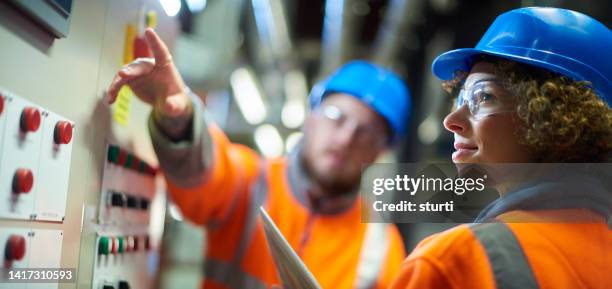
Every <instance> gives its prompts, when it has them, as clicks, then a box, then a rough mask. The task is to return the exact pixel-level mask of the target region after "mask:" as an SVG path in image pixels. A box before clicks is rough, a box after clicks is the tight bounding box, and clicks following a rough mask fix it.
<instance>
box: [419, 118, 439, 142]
mask: <svg viewBox="0 0 612 289" xmlns="http://www.w3.org/2000/svg"><path fill="white" fill-rule="evenodd" d="M418 136H419V140H420V141H421V143H423V144H427V145H429V144H433V143H434V142H435V141H436V140H437V139H438V137H439V136H440V121H439V120H437V119H436V118H435V117H434V116H431V115H430V116H428V117H427V118H426V119H425V120H424V121H423V122H421V124H419V128H418Z"/></svg>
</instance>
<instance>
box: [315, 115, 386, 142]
mask: <svg viewBox="0 0 612 289" xmlns="http://www.w3.org/2000/svg"><path fill="white" fill-rule="evenodd" d="M317 112H318V114H319V115H320V116H322V117H323V119H324V120H326V122H327V123H328V124H329V125H332V126H333V128H334V129H335V130H340V129H350V130H351V131H352V132H353V138H354V141H355V145H357V146H358V147H379V146H384V145H385V144H386V143H387V138H388V136H387V135H386V133H385V130H384V128H378V127H376V126H374V125H371V124H364V123H359V121H358V120H356V119H354V118H353V117H351V116H349V115H348V114H347V113H345V112H344V111H342V110H341V109H340V108H339V107H337V106H335V105H324V106H322V107H320V108H319V109H318V110H317Z"/></svg>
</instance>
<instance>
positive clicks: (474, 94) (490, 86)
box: [456, 79, 515, 119]
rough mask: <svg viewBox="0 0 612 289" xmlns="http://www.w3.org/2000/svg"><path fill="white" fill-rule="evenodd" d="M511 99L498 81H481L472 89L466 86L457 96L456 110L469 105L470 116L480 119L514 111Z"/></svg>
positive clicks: (473, 85) (474, 84)
mask: <svg viewBox="0 0 612 289" xmlns="http://www.w3.org/2000/svg"><path fill="white" fill-rule="evenodd" d="M511 102H512V101H511V97H510V95H509V93H508V91H507V90H506V89H504V88H503V86H502V85H501V83H500V82H499V81H497V80H486V79H484V80H479V81H476V82H475V83H473V84H472V85H471V86H470V87H465V85H464V86H463V87H462V88H461V90H460V91H459V95H458V96H457V106H456V109H457V110H459V109H460V108H461V107H462V106H463V105H464V104H467V106H468V110H469V111H470V114H471V115H472V116H473V117H474V118H476V119H480V118H483V117H486V116H489V115H492V114H498V113H505V112H510V111H514V110H515V107H514V106H513V105H512V104H511Z"/></svg>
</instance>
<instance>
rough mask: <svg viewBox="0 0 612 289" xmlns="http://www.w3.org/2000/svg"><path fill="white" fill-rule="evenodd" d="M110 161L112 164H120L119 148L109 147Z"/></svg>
mask: <svg viewBox="0 0 612 289" xmlns="http://www.w3.org/2000/svg"><path fill="white" fill-rule="evenodd" d="M108 161H109V162H111V163H114V164H116V163H119V147H116V146H108Z"/></svg>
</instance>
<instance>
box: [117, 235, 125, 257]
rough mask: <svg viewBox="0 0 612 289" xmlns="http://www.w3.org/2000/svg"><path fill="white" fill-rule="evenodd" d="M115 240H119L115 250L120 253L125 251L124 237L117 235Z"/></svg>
mask: <svg viewBox="0 0 612 289" xmlns="http://www.w3.org/2000/svg"><path fill="white" fill-rule="evenodd" d="M117 240H119V248H117V249H118V250H117V252H118V253H119V254H121V253H123V252H124V251H125V247H126V245H127V243H126V242H125V238H123V237H117Z"/></svg>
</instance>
